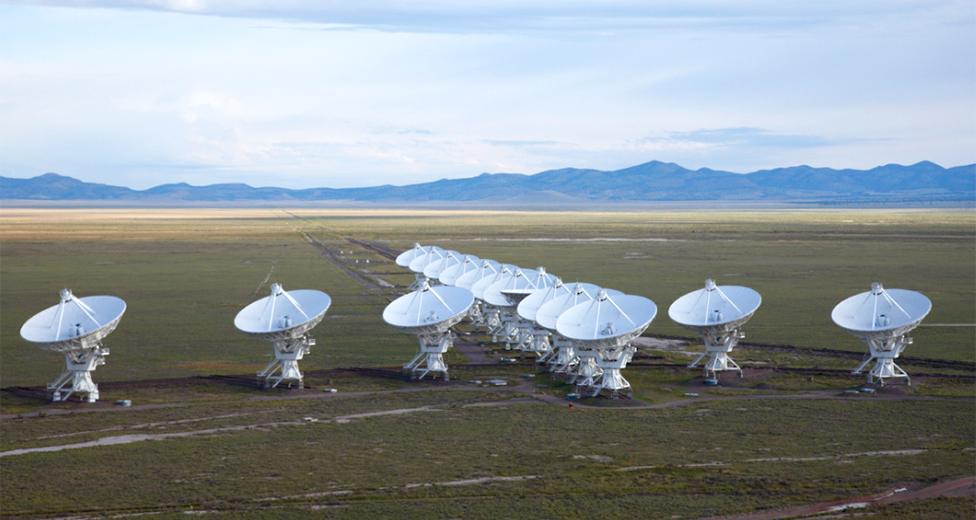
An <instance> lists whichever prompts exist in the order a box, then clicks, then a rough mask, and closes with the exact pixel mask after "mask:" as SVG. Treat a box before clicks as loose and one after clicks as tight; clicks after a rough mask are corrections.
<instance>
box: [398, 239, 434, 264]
mask: <svg viewBox="0 0 976 520" xmlns="http://www.w3.org/2000/svg"><path fill="white" fill-rule="evenodd" d="M426 252H427V247H424V246H422V245H420V244H414V245H413V247H412V248H410V249H407V250H406V251H404V252H402V253H400V254H399V255H398V256H397V257H396V264H397V265H398V266H400V267H410V262H413V260H414V258H417V257H418V256H422V255H424V254H425V253H426Z"/></svg>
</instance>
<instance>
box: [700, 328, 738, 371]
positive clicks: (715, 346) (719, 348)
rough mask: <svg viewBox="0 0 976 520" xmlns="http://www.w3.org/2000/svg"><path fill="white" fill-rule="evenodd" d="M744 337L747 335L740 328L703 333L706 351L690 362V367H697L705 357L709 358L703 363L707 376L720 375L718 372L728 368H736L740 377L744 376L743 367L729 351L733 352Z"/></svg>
mask: <svg viewBox="0 0 976 520" xmlns="http://www.w3.org/2000/svg"><path fill="white" fill-rule="evenodd" d="M744 337H745V335H744V334H742V332H741V331H740V330H739V329H732V330H727V331H720V332H710V331H708V332H705V333H703V334H702V339H703V340H704V342H705V353H704V354H702V355H700V356H698V357H697V358H695V360H694V361H692V362H691V363H689V364H688V368H695V367H696V366H698V363H701V361H702V360H703V359H705V358H708V359H707V360H706V361H705V364H704V365H702V368H703V370H704V373H705V377H706V378H708V377H712V378H715V377H718V372H725V371H728V370H735V371H736V372H738V373H739V377H742V369H741V368H739V365H738V364H737V363H736V362H735V361H733V360H732V358H731V357H729V352H732V349H734V348H735V346H736V345H738V344H739V340H740V339H742V338H744Z"/></svg>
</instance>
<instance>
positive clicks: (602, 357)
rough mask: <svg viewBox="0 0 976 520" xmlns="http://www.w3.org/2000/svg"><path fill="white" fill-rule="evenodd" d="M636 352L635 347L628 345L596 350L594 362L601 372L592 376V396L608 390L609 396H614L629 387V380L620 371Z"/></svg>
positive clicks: (617, 395)
mask: <svg viewBox="0 0 976 520" xmlns="http://www.w3.org/2000/svg"><path fill="white" fill-rule="evenodd" d="M636 352H637V349H636V348H634V347H631V346H629V345H628V346H620V347H613V348H610V349H600V350H598V351H597V354H598V355H597V357H596V364H597V366H598V367H600V371H601V374H600V375H599V376H597V377H595V378H594V381H593V384H592V387H591V388H592V392H593V394H592V395H593V397H596V396H598V395H600V393H602V392H603V391H604V390H609V391H610V397H611V398H616V397H619V395H620V392H621V391H624V390H629V389H630V382H629V381H627V380H626V379H625V378H624V376H623V374H622V373H621V372H620V371H621V370H623V369H624V368H626V367H627V363H629V362H630V360H631V359H632V358H633V357H634V354H635V353H636Z"/></svg>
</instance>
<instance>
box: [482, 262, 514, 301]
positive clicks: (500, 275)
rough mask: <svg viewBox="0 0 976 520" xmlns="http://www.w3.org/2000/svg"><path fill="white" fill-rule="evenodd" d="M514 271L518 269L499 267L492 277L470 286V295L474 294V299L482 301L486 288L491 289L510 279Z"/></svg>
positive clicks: (512, 266)
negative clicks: (496, 284)
mask: <svg viewBox="0 0 976 520" xmlns="http://www.w3.org/2000/svg"><path fill="white" fill-rule="evenodd" d="M516 269H518V267H515V266H514V265H511V264H503V265H501V266H500V267H499V268H498V271H497V272H496V273H494V274H493V275H489V276H485V277H484V278H482V279H480V280H478V281H477V282H475V283H474V285H472V286H471V293H472V294H474V297H475V298H477V299H479V300H484V299H485V291H486V290H487V289H488V287H491V286H492V285H494V284H495V283H497V282H500V281H502V280H505V279H507V278H509V277H511V276H512V274H513V273H515V270H516Z"/></svg>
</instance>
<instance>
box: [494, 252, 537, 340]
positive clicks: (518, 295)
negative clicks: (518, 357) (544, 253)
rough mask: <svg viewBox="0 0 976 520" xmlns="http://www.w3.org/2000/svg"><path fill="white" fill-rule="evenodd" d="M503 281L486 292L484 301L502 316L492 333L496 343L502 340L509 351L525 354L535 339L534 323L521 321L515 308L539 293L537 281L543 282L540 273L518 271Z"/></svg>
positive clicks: (498, 280) (524, 270)
mask: <svg viewBox="0 0 976 520" xmlns="http://www.w3.org/2000/svg"><path fill="white" fill-rule="evenodd" d="M543 274H544V273H543ZM499 278H500V279H499ZM499 278H496V281H494V282H493V283H492V284H491V285H489V286H488V287H487V288H486V289H484V291H483V294H482V295H481V297H480V298H481V299H482V300H483V301H484V302H485V303H486V304H487V305H489V306H490V308H493V309H495V310H497V312H498V320H499V326H498V328H497V330H495V331H492V339H493V341H496V342H497V341H498V339H499V338H501V341H502V343H504V344H505V349H506V350H511V349H513V348H514V349H516V350H524V348H523V347H524V346H525V343H526V342H527V341H529V340H531V339H532V325H533V323H531V322H526V321H524V320H520V319H519V315H518V313H517V312H516V311H515V306H516V305H518V303H519V302H520V301H522V299H523V298H525V297H526V296H528V295H529V294H531V293H532V291H535V290H536V286H535V282H534V280H537V279H539V273H538V272H537V271H533V270H531V269H522V268H519V267H516V268H515V270H514V271H512V272H511V273H510V274H508V275H507V276H500V277H499Z"/></svg>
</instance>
